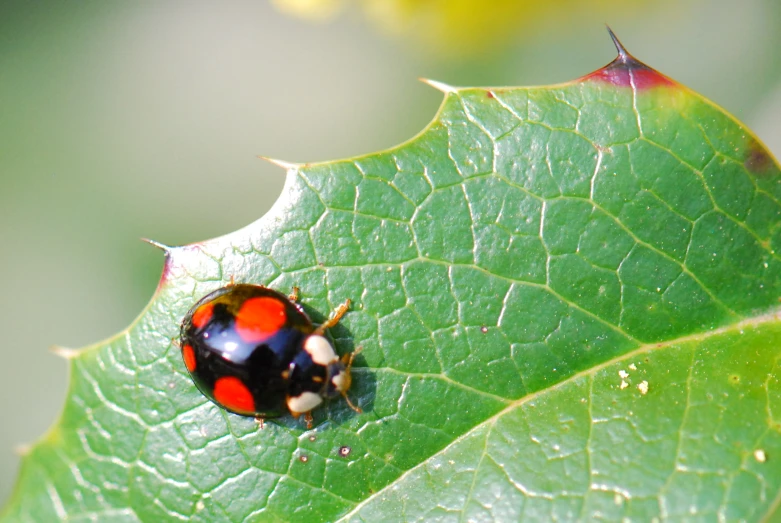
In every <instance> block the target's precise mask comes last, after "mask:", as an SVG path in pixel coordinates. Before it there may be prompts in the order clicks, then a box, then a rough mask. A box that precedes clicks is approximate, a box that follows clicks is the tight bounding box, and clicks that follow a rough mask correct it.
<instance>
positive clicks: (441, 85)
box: [418, 78, 458, 94]
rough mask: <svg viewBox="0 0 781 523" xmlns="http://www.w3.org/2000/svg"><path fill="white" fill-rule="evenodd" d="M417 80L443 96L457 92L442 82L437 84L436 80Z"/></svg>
mask: <svg viewBox="0 0 781 523" xmlns="http://www.w3.org/2000/svg"><path fill="white" fill-rule="evenodd" d="M418 80H420V81H421V82H423V83H424V84H426V85H430V86H431V87H433V88H434V89H436V90H437V91H440V92H443V93H445V94H450V93H455V92H456V91H457V90H458V89H456V88H455V87H453V86H452V85H447V84H446V83H443V82H437V81H436V80H431V79H430V78H418Z"/></svg>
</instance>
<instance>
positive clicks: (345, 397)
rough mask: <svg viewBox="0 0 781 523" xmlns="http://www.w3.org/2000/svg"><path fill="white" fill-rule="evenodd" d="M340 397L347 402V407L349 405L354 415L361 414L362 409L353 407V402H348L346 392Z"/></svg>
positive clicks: (348, 398)
mask: <svg viewBox="0 0 781 523" xmlns="http://www.w3.org/2000/svg"><path fill="white" fill-rule="evenodd" d="M342 396H344V401H346V402H347V405H349V406H350V408H351V409H353V410H354V411H355V412H356V414H363V409H362V408H361V407H358V406H356V405H353V402H352V401H350V397H349V396H348V395H347V392H342Z"/></svg>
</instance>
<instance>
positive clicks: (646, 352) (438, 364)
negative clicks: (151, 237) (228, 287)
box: [2, 46, 781, 521]
mask: <svg viewBox="0 0 781 523" xmlns="http://www.w3.org/2000/svg"><path fill="white" fill-rule="evenodd" d="M619 51H620V52H619V56H618V58H617V59H616V60H615V61H614V62H612V63H611V64H609V65H608V66H606V67H605V68H603V69H601V70H599V71H597V72H595V73H593V74H590V75H588V76H586V77H583V78H581V79H579V80H577V81H574V82H571V83H567V84H563V85H557V86H551V87H541V88H507V89H477V88H470V89H455V88H450V87H447V86H442V85H441V84H436V85H438V86H439V87H440V88H441V89H443V90H444V91H445V93H446V94H445V99H444V102H443V104H442V107H441V109H440V111H439V113H438V114H437V116H436V118H435V119H434V121H433V122H432V123H431V124H430V125H429V127H428V128H427V129H425V130H424V131H423V132H422V133H421V134H420V135H419V136H417V137H415V138H414V139H412V140H410V141H409V142H407V143H405V144H403V145H401V146H399V147H396V148H394V149H391V150H388V151H384V152H380V153H376V154H370V155H367V156H362V157H358V158H353V159H349V160H344V161H337V162H327V163H320V164H307V165H288V166H287V167H288V175H287V183H286V186H285V189H284V191H283V194H282V197H281V198H280V199H279V201H278V202H277V204H276V205H275V207H274V208H273V209H272V210H271V211H270V212H269V213H268V214H267V215H265V216H264V217H263V218H261V219H260V220H259V221H257V222H255V223H254V224H252V225H250V226H248V227H247V228H245V229H242V230H240V231H237V232H235V233H233V234H229V235H227V236H225V237H222V238H217V239H214V240H210V241H206V242H203V243H199V244H194V245H188V246H184V247H173V248H169V247H164V251H165V255H166V263H165V270H164V274H163V277H162V279H161V282H160V286H159V288H158V290H157V292H156V294H155V296H154V297H153V299H152V301H151V302H150V304H149V306H148V307H147V309H146V310H144V311H143V313H142V314H141V315H140V316H139V318H138V319H137V320H136V321H135V322H134V323H133V325H131V326H130V327H129V328H128V330H127V331H125V332H122V333H120V334H119V335H117V336H116V337H114V338H113V339H110V340H107V341H105V342H102V343H99V344H97V345H95V346H92V347H87V348H84V349H82V350H79V351H73V352H64V354H65V355H67V356H68V357H69V358H70V359H71V363H72V365H71V381H70V389H69V392H68V396H67V399H66V402H65V408H64V411H63V413H62V416H61V418H60V419H59V420H58V421H57V422H56V423H55V424H54V425H53V427H52V428H51V430H50V431H49V432H48V434H46V435H45V436H44V437H43V438H42V439H41V440H40V441H39V442H37V443H36V444H34V445H32V446H31V448H30V449H29V451H28V453H27V455H26V456H25V458H24V460H23V464H22V468H21V472H20V476H19V480H18V484H17V487H16V490H15V493H14V495H13V497H12V498H11V500H10V502H9V503H8V505H7V506H6V507H5V511H4V517H3V518H2V520H3V521H53V520H55V519H57V518H59V519H68V520H73V521H81V520H90V519H91V520H101V521H106V520H110V521H137V520H142V521H176V520H186V521H335V520H340V521H354V520H364V521H380V520H393V521H398V520H426V521H439V520H455V519H459V520H469V521H473V520H474V521H477V520H481V521H485V520H492V519H493V520H500V521H512V520H519V519H528V520H554V519H556V520H573V519H584V520H586V519H594V518H598V517H600V518H603V519H609V520H617V519H620V518H631V519H636V520H652V519H653V518H657V519H676V520H677V519H686V518H699V519H720V520H738V519H741V520H750V521H758V520H763V519H770V518H772V517H774V516H776V517H777V516H778V515H779V508H778V507H779V500H781V467H779V466H778V460H781V383H780V382H779V377H780V376H781V372H780V371H779V357H781V321H779V316H778V314H777V312H776V311H777V307H778V301H779V296H781V292H780V291H781V262H780V260H779V255H778V245H779V242H780V241H781V227H779V225H780V224H781V205H780V204H779V200H780V199H781V183H780V180H781V171H779V167H778V165H777V164H776V162H775V161H774V160H773V159H772V158H771V157H770V155H769V154H768V152H767V151H766V150H765V148H764V147H763V146H762V145H761V144H760V143H759V142H758V141H757V140H756V138H754V137H753V135H752V134H751V133H750V132H749V131H748V130H747V129H746V128H745V127H743V126H742V125H741V124H740V123H738V122H736V121H735V120H734V119H733V118H732V117H730V116H729V115H728V114H726V113H725V112H724V111H723V110H721V109H719V108H718V107H716V106H714V105H713V104H711V103H710V102H708V101H707V100H704V99H703V98H701V97H700V96H698V95H697V94H695V93H693V92H691V91H689V90H688V89H686V88H685V87H683V86H681V85H679V84H678V83H676V82H674V81H672V80H670V79H668V78H666V77H664V76H662V75H661V74H659V73H657V72H656V71H654V70H652V69H650V68H648V67H647V66H645V65H643V64H641V63H640V62H638V61H636V60H635V59H634V58H632V57H631V56H629V55H628V54H627V53H626V52H625V51H624V50H623V48H621V47H620V46H619ZM232 278H234V279H235V280H237V281H242V282H253V283H260V284H265V285H269V286H271V287H273V288H275V289H279V290H283V291H285V290H287V289H290V288H291V287H292V286H293V285H294V284H295V285H297V286H299V287H300V288H301V295H302V302H303V304H304V306H305V308H306V310H307V311H308V312H310V313H311V315H312V316H313V317H314V318H315V320H316V321H323V320H324V319H325V318H326V317H327V315H328V314H329V312H330V311H331V310H333V309H334V308H335V306H337V305H338V304H339V303H341V302H342V301H343V300H345V299H346V298H350V299H352V300H353V308H352V310H351V312H349V313H348V314H347V316H346V317H345V318H344V320H343V321H342V322H341V323H340V325H339V326H337V327H336V328H334V329H332V331H331V335H332V336H333V337H334V340H335V345H336V347H337V350H338V351H339V352H340V353H345V352H349V351H352V350H353V349H354V348H355V347H358V346H361V347H363V352H362V353H361V355H360V356H359V358H358V360H357V368H355V369H354V385H353V388H352V390H351V391H350V394H351V396H352V399H353V401H354V402H356V403H358V404H360V405H361V406H362V407H363V414H356V413H355V412H353V411H352V410H351V409H350V408H349V407H348V406H347V405H346V404H345V402H344V401H341V400H340V401H334V402H331V403H330V404H328V405H327V406H325V407H323V408H319V409H317V410H315V412H314V417H315V428H314V429H313V430H306V429H305V428H304V424H303V423H302V421H301V420H296V419H292V418H290V417H283V418H280V419H278V420H276V421H272V422H268V423H267V424H266V426H265V428H263V429H262V430H259V429H258V426H257V425H256V424H255V422H254V421H253V420H252V419H247V418H243V417H239V416H235V415H231V414H227V413H226V412H224V411H223V410H221V409H219V408H218V407H216V406H215V405H213V404H211V403H209V402H208V401H207V400H206V399H205V398H204V397H203V396H202V395H201V394H200V393H199V392H198V391H197V390H196V388H195V386H194V385H193V383H192V382H191V381H190V379H189V377H188V375H187V373H186V370H185V368H184V364H183V362H182V358H181V355H180V354H179V351H178V349H176V347H175V346H174V345H173V344H172V342H171V338H172V337H174V336H176V335H177V331H178V326H179V322H180V321H181V318H182V317H183V315H184V314H185V312H186V311H187V310H188V309H189V308H190V307H191V305H192V304H193V303H194V302H195V301H196V300H197V299H199V298H200V297H201V296H203V295H204V294H206V293H207V292H209V291H211V290H213V289H215V288H218V287H221V286H223V285H225V284H227V283H228V282H229V281H230V280H231V279H232Z"/></svg>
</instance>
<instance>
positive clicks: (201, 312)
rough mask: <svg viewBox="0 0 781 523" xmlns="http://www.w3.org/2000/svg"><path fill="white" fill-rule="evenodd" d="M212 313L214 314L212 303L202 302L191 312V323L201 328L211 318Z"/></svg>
mask: <svg viewBox="0 0 781 523" xmlns="http://www.w3.org/2000/svg"><path fill="white" fill-rule="evenodd" d="M212 314H214V303H204V304H203V305H201V306H200V307H198V310H196V311H195V313H194V314H193V325H195V327H196V328H198V329H202V328H203V326H204V325H206V324H207V323H209V320H210V319H212Z"/></svg>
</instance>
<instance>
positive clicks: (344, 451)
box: [339, 445, 353, 458]
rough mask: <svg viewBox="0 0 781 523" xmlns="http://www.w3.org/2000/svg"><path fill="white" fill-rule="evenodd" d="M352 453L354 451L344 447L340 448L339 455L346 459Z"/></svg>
mask: <svg viewBox="0 0 781 523" xmlns="http://www.w3.org/2000/svg"><path fill="white" fill-rule="evenodd" d="M352 451H353V449H351V448H350V447H348V446H346V445H345V446H344V447H339V455H340V456H342V457H343V458H346V457H347V456H349V455H350V452H352Z"/></svg>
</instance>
